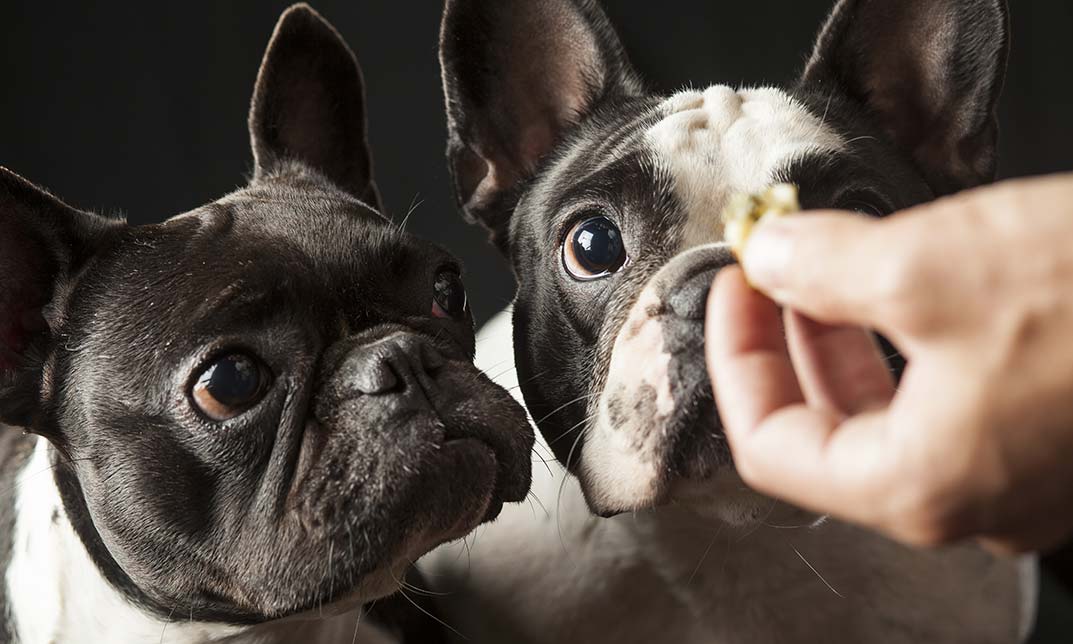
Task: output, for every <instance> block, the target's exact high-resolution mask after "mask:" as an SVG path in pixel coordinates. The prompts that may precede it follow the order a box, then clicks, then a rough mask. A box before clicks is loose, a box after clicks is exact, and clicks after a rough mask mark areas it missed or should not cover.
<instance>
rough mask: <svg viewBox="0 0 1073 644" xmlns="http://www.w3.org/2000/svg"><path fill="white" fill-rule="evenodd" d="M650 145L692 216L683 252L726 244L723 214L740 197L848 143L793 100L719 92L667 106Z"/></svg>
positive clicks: (768, 92)
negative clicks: (798, 161)
mask: <svg viewBox="0 0 1073 644" xmlns="http://www.w3.org/2000/svg"><path fill="white" fill-rule="evenodd" d="M661 110H662V113H663V118H662V119H661V120H660V121H659V122H657V123H656V124H655V125H653V126H652V127H651V128H649V130H648V132H647V141H648V144H649V146H650V148H651V150H652V152H653V154H654V156H655V158H656V159H657V162H658V163H659V165H660V166H662V167H663V168H664V169H665V171H666V172H667V174H669V175H670V176H671V177H673V181H674V191H675V194H676V195H677V196H678V198H679V200H680V201H681V203H682V204H683V207H684V208H685V211H686V217H685V223H684V229H683V231H682V240H681V241H682V247H683V248H688V247H691V246H694V245H697V244H701V243H705V242H708V241H718V240H720V239H721V238H722V221H721V212H722V210H723V207H724V205H725V203H726V199H727V198H728V197H729V196H730V195H731V194H733V193H736V192H755V191H757V190H759V189H760V188H762V187H763V186H764V185H767V184H768V183H770V182H771V181H772V180H773V178H774V177H775V176H776V173H777V171H778V170H779V168H780V167H783V166H784V165H786V164H787V163H788V161H789V160H791V159H794V158H796V157H800V156H804V155H808V154H815V153H822V152H837V151H840V150H842V149H843V148H844V147H845V144H844V142H843V141H842V138H841V136H840V135H839V134H838V133H837V132H836V131H835V130H833V129H832V128H830V127H828V126H827V125H825V124H824V123H823V122H822V121H821V120H820V119H819V118H818V117H817V116H816V115H814V114H813V113H812V112H811V111H810V110H809V109H808V107H807V106H806V105H805V104H803V103H802V102H800V101H798V100H796V99H794V98H793V97H792V96H791V95H789V94H788V93H786V92H784V91H782V90H779V89H775V88H770V87H761V88H756V89H742V90H734V89H732V88H730V87H727V86H722V85H714V86H711V87H709V88H707V89H705V90H703V91H684V92H679V93H678V94H675V95H673V96H671V97H670V98H668V99H667V100H665V101H664V102H663V104H662V105H661Z"/></svg>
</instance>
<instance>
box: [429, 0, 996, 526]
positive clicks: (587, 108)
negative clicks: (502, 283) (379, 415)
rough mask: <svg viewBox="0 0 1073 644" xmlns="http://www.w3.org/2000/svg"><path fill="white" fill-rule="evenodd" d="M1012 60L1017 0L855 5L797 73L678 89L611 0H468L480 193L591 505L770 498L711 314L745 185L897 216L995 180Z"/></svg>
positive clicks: (462, 129)
mask: <svg viewBox="0 0 1073 644" xmlns="http://www.w3.org/2000/svg"><path fill="white" fill-rule="evenodd" d="M564 23H565V24H569V25H570V26H571V28H570V30H569V33H570V34H571V35H570V37H566V36H565V35H561V34H564V33H566V31H564V30H563V29H558V30H557V29H553V28H552V26H553V25H561V24H564ZM925 25H926V26H927V28H924V26H925ZM531 34H539V36H536V37H531V36H530V35H531ZM1005 54H1006V12H1005V7H1004V5H1003V4H1002V3H1001V2H999V1H998V0H943V1H941V2H931V1H925V0H920V1H916V2H889V3H883V2H865V1H853V0H844V1H842V2H840V3H839V4H838V6H837V7H836V9H835V11H834V13H833V14H832V17H831V19H830V20H829V21H828V24H827V26H826V27H825V28H824V30H823V32H822V34H821V36H820V38H819V42H818V44H817V47H816V51H815V52H814V54H813V56H812V58H811V60H810V62H809V64H808V66H807V68H806V70H805V72H804V74H803V76H802V78H801V80H800V82H799V83H798V84H797V86H796V87H794V88H792V89H789V90H780V89H775V88H758V89H744V90H736V89H733V88H729V87H724V86H712V87H709V88H707V89H705V90H699V91H685V92H681V93H678V94H676V95H674V96H671V97H669V98H662V97H656V96H652V95H650V94H647V93H645V92H644V91H643V89H642V88H641V83H640V81H639V80H638V78H637V76H636V75H635V74H634V72H633V71H632V69H631V68H630V66H629V63H628V62H627V60H626V56H625V53H624V52H623V51H622V48H621V45H620V44H619V42H618V40H617V38H616V37H615V35H614V32H613V30H612V28H611V26H610V24H609V23H608V21H607V19H606V17H605V16H604V15H603V13H602V12H601V10H600V9H599V7H598V6H597V4H596V3H595V2H591V1H589V0H554V1H552V2H545V3H526V2H521V1H517V2H501V1H500V2H492V1H491V0H488V1H481V0H452V1H450V2H448V6H447V11H446V13H445V16H444V23H443V34H442V40H441V61H442V64H443V68H444V83H445V88H446V92H447V106H448V123H449V126H450V141H449V146H448V156H449V159H450V162H451V165H452V169H453V171H454V176H455V180H456V187H457V191H458V196H459V201H460V202H461V204H462V205H463V208H464V211H465V213H466V215H467V217H468V218H470V219H471V220H474V221H477V222H480V223H482V224H483V225H485V226H486V227H487V228H488V229H489V230H490V232H491V235H492V239H493V241H494V242H495V243H496V244H497V245H498V246H499V247H500V248H501V249H502V250H503V251H504V252H506V253H507V254H509V256H510V257H511V259H512V261H513V265H514V268H515V272H516V274H517V278H518V281H519V290H518V296H517V299H516V302H515V311H514V324H515V327H514V337H515V348H516V357H517V365H518V370H519V374H518V375H519V382H521V383H522V391H523V393H524V395H525V400H526V403H527V405H528V406H529V408H530V411H531V414H532V416H533V417H534V418H535V419H537V421H538V425H539V427H540V429H541V431H542V432H543V433H544V435H545V437H546V438H547V439H548V441H549V443H550V445H551V447H552V449H553V450H554V451H555V453H556V455H557V456H558V458H559V459H560V460H562V461H563V462H564V463H566V465H567V467H568V468H570V469H571V470H572V471H573V472H574V473H576V474H577V475H578V477H579V479H580V481H581V484H582V488H583V490H584V492H585V495H586V498H587V500H588V502H589V505H590V507H591V508H592V509H593V510H594V511H596V512H598V513H601V514H614V513H617V512H621V511H626V510H632V509H639V508H644V507H650V506H652V505H657V504H660V503H664V502H667V501H669V500H671V499H678V500H683V499H686V500H690V501H691V502H694V503H696V504H697V505H701V506H708V507H707V509H712V506H717V507H715V510H716V511H717V512H719V513H720V514H721V515H722V516H724V517H726V518H730V519H733V520H737V519H739V518H748V517H749V516H752V515H755V513H756V512H758V511H760V510H761V509H762V508H766V507H767V503H766V502H761V501H759V500H758V499H756V498H753V497H751V495H749V494H748V493H745V496H744V497H743V498H744V500H741V499H734V498H730V497H731V496H733V495H729V496H728V494H727V493H726V490H728V489H735V488H740V487H741V486H740V485H733V484H731V485H721V484H719V481H726V480H728V479H727V478H726V477H727V476H728V475H731V473H732V468H729V467H726V466H728V465H730V455H729V450H728V449H727V446H726V443H725V439H724V437H723V436H722V433H721V428H720V425H719V422H718V419H717V413H716V410H715V408H714V405H713V402H712V396H711V391H710V385H709V382H708V379H707V373H706V369H705V365H704V363H703V312H704V304H705V301H706V299H707V293H708V287H709V285H710V283H711V281H712V278H713V277H714V275H715V273H716V271H718V270H719V269H720V268H722V267H724V266H726V265H727V264H729V263H731V262H732V261H733V260H732V257H731V254H730V252H729V250H728V249H727V248H726V247H725V245H724V244H723V226H722V222H721V221H720V218H719V216H720V213H721V211H722V210H723V206H724V205H725V202H726V199H727V198H728V197H729V196H730V195H731V194H733V193H735V192H740V191H750V192H751V191H756V190H758V189H759V188H761V187H763V186H765V185H768V184H770V183H773V182H776V181H788V182H792V183H795V184H797V185H798V186H799V187H800V189H801V194H802V201H803V205H804V206H805V207H806V208H816V207H836V208H843V209H850V210H856V211H860V212H862V213H864V214H868V215H883V214H886V213H889V212H892V211H894V210H897V209H900V208H904V207H908V206H910V205H913V204H916V203H920V202H922V201H925V200H928V199H931V198H933V197H935V196H936V195H941V194H946V193H949V192H951V191H953V190H956V189H960V188H963V187H967V186H972V185H977V184H979V183H982V182H985V181H987V180H989V179H990V178H991V177H992V176H993V173H994V142H995V133H996V126H995V116H994V112H995V104H996V101H997V97H998V93H999V90H1000V86H1001V79H1002V74H1003V71H1004V61H1005ZM545 61H553V62H554V64H551V63H550V62H549V64H548V65H544V62H545ZM564 61H572V64H567V63H566V62H564ZM534 69H537V70H543V72H544V73H543V74H537V73H534V71H533V70H534ZM578 78H580V79H581V80H582V82H581V83H580V85H579V83H578V81H577V79H578ZM523 81H524V82H523ZM716 490H718V492H716Z"/></svg>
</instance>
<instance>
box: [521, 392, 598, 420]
mask: <svg viewBox="0 0 1073 644" xmlns="http://www.w3.org/2000/svg"><path fill="white" fill-rule="evenodd" d="M595 396H596V394H595V393H590V394H585V395H583V396H578V397H577V398H575V399H573V400H571V401H570V402H568V403H563V404H562V405H559V406H558V407H556V408H555V409H553V410H552V411H551V412H549V413H548V414H546V415H545V416H543V417H542V418H541V419H540V420H537V421H536V424H537V425H539V424H540V423H542V422H544V421H545V420H547V419H549V418H551V417H552V416H554V415H555V414H557V413H559V412H561V411H563V410H564V409H566V408H567V407H569V406H570V405H576V404H577V403H579V402H585V401H587V400H589V399H591V398H594V397H595Z"/></svg>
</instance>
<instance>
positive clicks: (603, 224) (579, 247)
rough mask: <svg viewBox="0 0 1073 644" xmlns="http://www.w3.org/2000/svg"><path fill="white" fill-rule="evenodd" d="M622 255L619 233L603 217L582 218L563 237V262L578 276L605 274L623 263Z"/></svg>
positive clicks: (580, 277) (616, 269) (572, 273)
mask: <svg viewBox="0 0 1073 644" xmlns="http://www.w3.org/2000/svg"><path fill="white" fill-rule="evenodd" d="M626 259H627V257H626V244H625V243H624V242H623V241H622V233H621V231H619V229H618V226H616V225H615V222H613V221H611V220H610V219H608V218H607V217H592V218H589V219H585V220H582V221H580V222H579V223H577V224H575V225H574V227H573V228H571V229H570V232H568V233H567V234H566V237H565V238H564V239H563V266H564V267H566V272H568V273H570V275H571V276H573V277H574V278H575V279H578V280H582V281H588V280H594V279H599V278H601V277H607V276H608V275H611V274H612V273H616V272H618V271H619V270H620V269H621V268H622V267H623V266H625V265H626Z"/></svg>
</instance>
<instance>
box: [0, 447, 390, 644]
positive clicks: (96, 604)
mask: <svg viewBox="0 0 1073 644" xmlns="http://www.w3.org/2000/svg"><path fill="white" fill-rule="evenodd" d="M0 430H2V431H17V430H15V429H12V428H8V427H2V428H0ZM51 449H52V448H51V447H50V446H49V445H48V443H47V442H46V441H44V440H40V439H38V440H37V443H36V445H35V446H34V448H33V454H32V455H31V457H30V459H29V461H28V462H27V463H26V465H25V466H24V467H23V468H22V471H21V472H20V473H19V474H18V477H17V479H16V491H15V494H14V498H15V531H14V535H13V539H12V552H11V559H10V563H9V566H8V569H7V571H6V574H5V580H4V581H5V586H6V595H7V597H8V603H9V606H8V607H9V612H10V615H9V619H10V620H11V624H10V627H11V630H12V632H13V633H14V635H15V641H17V642H19V644H38V643H40V644H44V643H46V642H47V643H52V642H109V643H110V644H125V643H127V642H129V643H131V644H134V643H138V644H144V643H145V642H162V643H164V642H166V643H169V644H201V643H206V642H220V643H224V642H226V643H228V644H276V643H279V644H283V643H284V642H294V641H299V640H300V641H303V642H310V643H311V644H319V643H322V642H323V643H325V644H326V643H328V642H339V641H352V640H353V641H355V642H364V643H368V644H381V643H384V644H386V643H388V642H390V641H391V640H390V639H389V638H387V637H386V636H384V635H382V634H381V633H380V632H378V631H377V630H376V629H375V627H373V626H371V625H367V624H364V623H362V622H361V614H362V613H361V611H360V610H354V611H351V612H348V613H344V614H342V615H338V616H333V617H325V618H323V619H319V618H317V617H315V616H311V617H310V618H309V619H299V618H295V619H292V620H285V621H280V622H273V623H269V624H263V625H258V626H231V625H226V624H208V623H201V622H191V621H188V620H186V619H184V617H183V615H181V614H178V613H177V614H175V615H174V616H172V618H171V619H169V620H163V619H160V618H159V617H156V616H154V615H151V614H149V613H146V612H145V611H143V610H141V609H140V608H138V607H137V606H135V605H134V604H132V603H131V602H129V601H128V600H127V599H126V598H125V597H124V596H123V595H122V594H120V593H119V592H118V591H117V590H116V589H115V588H113V587H112V586H111V585H110V584H109V583H108V582H107V581H106V580H105V579H104V577H103V576H102V575H101V573H100V571H99V570H98V569H97V567H96V566H95V565H94V564H93V562H92V560H91V559H90V556H89V553H88V552H87V551H86V548H85V546H84V545H83V544H82V541H81V540H80V539H79V537H78V535H77V534H76V533H75V530H74V528H73V527H72V526H71V523H70V522H69V521H68V520H67V517H66V514H65V512H64V507H63V503H62V501H61V499H60V493H59V490H58V489H57V486H56V483H55V479H54V477H53V476H52V465H51V456H50V450H51Z"/></svg>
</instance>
